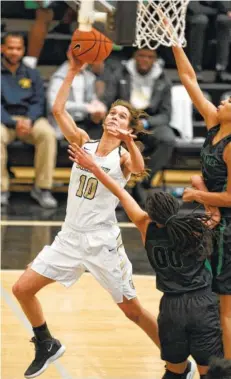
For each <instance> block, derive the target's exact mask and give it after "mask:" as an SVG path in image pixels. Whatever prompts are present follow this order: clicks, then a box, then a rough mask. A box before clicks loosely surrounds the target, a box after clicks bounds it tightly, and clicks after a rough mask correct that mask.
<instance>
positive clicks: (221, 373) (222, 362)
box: [206, 358, 231, 379]
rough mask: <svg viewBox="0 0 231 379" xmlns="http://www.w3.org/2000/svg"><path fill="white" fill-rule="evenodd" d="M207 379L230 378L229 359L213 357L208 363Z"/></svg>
mask: <svg viewBox="0 0 231 379" xmlns="http://www.w3.org/2000/svg"><path fill="white" fill-rule="evenodd" d="M206 378H207V379H230V378H231V360H230V359H220V358H213V359H212V361H211V362H210V365H209V371H208V373H207V376H206Z"/></svg>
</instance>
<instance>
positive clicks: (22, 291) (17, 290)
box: [12, 281, 28, 299]
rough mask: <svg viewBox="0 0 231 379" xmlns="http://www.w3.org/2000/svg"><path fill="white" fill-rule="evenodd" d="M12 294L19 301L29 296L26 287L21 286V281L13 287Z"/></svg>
mask: <svg viewBox="0 0 231 379" xmlns="http://www.w3.org/2000/svg"><path fill="white" fill-rule="evenodd" d="M12 292H13V294H14V296H15V297H16V298H17V299H23V298H24V297H26V296H28V291H27V289H26V287H25V286H24V285H23V284H21V283H20V281H17V282H16V283H15V284H14V285H13V287H12Z"/></svg>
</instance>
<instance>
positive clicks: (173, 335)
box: [158, 289, 223, 366]
mask: <svg viewBox="0 0 231 379" xmlns="http://www.w3.org/2000/svg"><path fill="white" fill-rule="evenodd" d="M158 326H159V337H160V345H161V358H162V359H163V360H165V361H168V362H170V363H181V362H184V361H185V360H187V358H188V357H189V355H192V357H193V358H194V359H195V361H196V363H197V364H198V365H201V366H208V364H209V359H210V358H211V357H212V356H216V357H223V345H222V333H221V327H220V318H219V309H218V299H217V295H216V294H215V293H212V292H211V289H202V290H198V291H193V293H186V294H183V295H167V294H165V295H164V296H163V297H162V299H161V302H160V313H159V316H158Z"/></svg>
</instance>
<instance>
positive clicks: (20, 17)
mask: <svg viewBox="0 0 231 379" xmlns="http://www.w3.org/2000/svg"><path fill="white" fill-rule="evenodd" d="M1 9H2V28H3V32H2V35H4V32H5V31H6V32H7V31H18V32H21V33H23V34H24V36H25V38H26V37H27V32H28V30H29V29H30V26H31V24H32V23H33V20H34V11H33V10H27V9H25V8H24V2H23V1H17V2H14V6H13V7H12V2H9V1H2V2H1ZM56 24H57V22H56V21H54V22H53V23H52V26H51V27H53V26H55V25H56ZM74 29H75V23H73V25H72V30H74ZM70 38H71V35H63V34H54V33H48V35H47V37H46V41H45V45H44V48H43V51H42V54H41V57H40V60H39V65H38V69H39V70H40V72H41V75H42V77H43V79H44V86H45V88H46V87H47V83H48V80H49V77H50V76H51V75H52V73H53V72H54V71H55V70H56V69H57V67H58V66H59V65H60V64H62V63H63V61H64V60H65V59H66V51H67V48H68V45H69V41H70ZM206 49H207V51H206V62H205V69H206V70H205V73H204V77H205V79H206V82H205V83H203V84H201V88H202V90H203V91H205V92H207V93H208V94H209V96H210V97H211V99H212V101H213V102H214V104H215V105H217V104H218V103H219V102H220V99H221V97H222V95H223V94H224V93H226V92H228V91H229V92H230V91H231V88H230V85H229V84H217V83H213V79H214V72H213V69H214V59H213V57H214V56H215V42H214V40H209V42H208V46H207V47H206ZM230 49H231V44H230ZM159 55H160V56H161V57H162V58H163V59H164V60H165V62H166V66H165V67H166V69H167V72H168V75H169V77H170V78H171V79H172V81H173V83H174V84H176V83H179V79H178V75H177V71H176V69H175V64H174V59H173V56H172V52H171V49H166V48H164V47H161V48H160V49H159ZM118 56H119V58H121V59H128V58H130V56H131V49H130V48H124V49H123V50H122V51H119V52H113V53H112V55H111V57H110V59H118ZM230 57H231V53H230ZM229 69H230V70H231V62H230V67H229ZM205 133H206V129H205V126H204V123H203V121H202V120H201V117H200V116H199V115H198V113H197V112H196V111H194V112H193V137H194V140H193V141H190V142H187V141H182V140H178V141H177V143H176V147H175V151H174V154H173V158H172V161H171V162H170V163H169V165H168V167H165V169H164V170H163V172H162V173H160V174H159V175H157V178H156V179H155V180H154V181H155V184H157V183H158V181H159V182H160V181H161V182H162V183H164V184H166V183H167V184H168V183H171V184H173V185H174V184H177V185H178V184H179V183H182V184H185V183H187V182H188V180H189V178H190V175H191V172H192V171H193V172H194V171H196V172H198V171H199V170H200V149H201V146H202V143H203V142H202V139H203V137H205ZM8 150H9V157H10V160H9V169H10V170H11V173H12V175H11V176H12V180H11V182H12V186H11V187H12V188H11V190H14V188H15V186H16V185H17V184H18V183H29V184H30V183H32V180H33V176H34V172H33V156H34V147H33V146H32V145H26V144H23V143H22V142H20V141H17V140H16V141H14V142H13V143H12V144H10V145H9V147H8ZM70 166H71V162H70V161H69V160H68V155H67V142H66V141H64V140H63V141H59V142H58V155H57V169H56V172H55V177H54V179H55V183H58V182H60V183H67V182H68V178H69V168H70ZM179 172H180V175H179ZM57 187H58V186H57ZM17 189H18V187H17Z"/></svg>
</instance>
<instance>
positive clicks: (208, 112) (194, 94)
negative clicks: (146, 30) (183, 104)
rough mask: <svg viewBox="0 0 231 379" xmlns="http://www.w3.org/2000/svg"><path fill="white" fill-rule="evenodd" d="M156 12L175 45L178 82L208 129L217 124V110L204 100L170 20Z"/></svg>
mask: <svg viewBox="0 0 231 379" xmlns="http://www.w3.org/2000/svg"><path fill="white" fill-rule="evenodd" d="M158 12H159V15H160V18H162V25H163V27H164V28H165V29H166V30H167V33H168V34H169V35H170V36H171V38H172V39H173V40H174V42H175V45H174V46H172V51H173V54H174V57H175V61H176V65H177V70H178V74H179V77H180V80H181V82H182V84H183V85H184V87H185V88H186V90H187V92H188V94H189V96H190V97H191V99H192V102H193V104H194V105H195V107H196V108H197V109H198V111H199V112H200V114H201V115H202V117H203V118H204V120H205V123H206V126H207V128H208V129H210V128H211V127H213V126H215V125H217V124H218V117H217V108H216V107H215V105H213V104H212V103H211V102H210V101H208V100H207V99H206V97H205V96H204V94H203V92H202V91H201V89H200V87H199V85H198V82H197V77H196V73H195V71H194V69H193V67H192V65H191V63H190V62H189V60H188V57H187V55H186V54H185V52H184V50H183V49H182V47H181V46H180V43H179V42H178V40H177V36H176V35H175V32H174V28H173V26H172V24H171V20H170V19H168V18H167V17H166V16H165V15H164V14H163V12H162V11H161V10H159V11H158Z"/></svg>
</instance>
